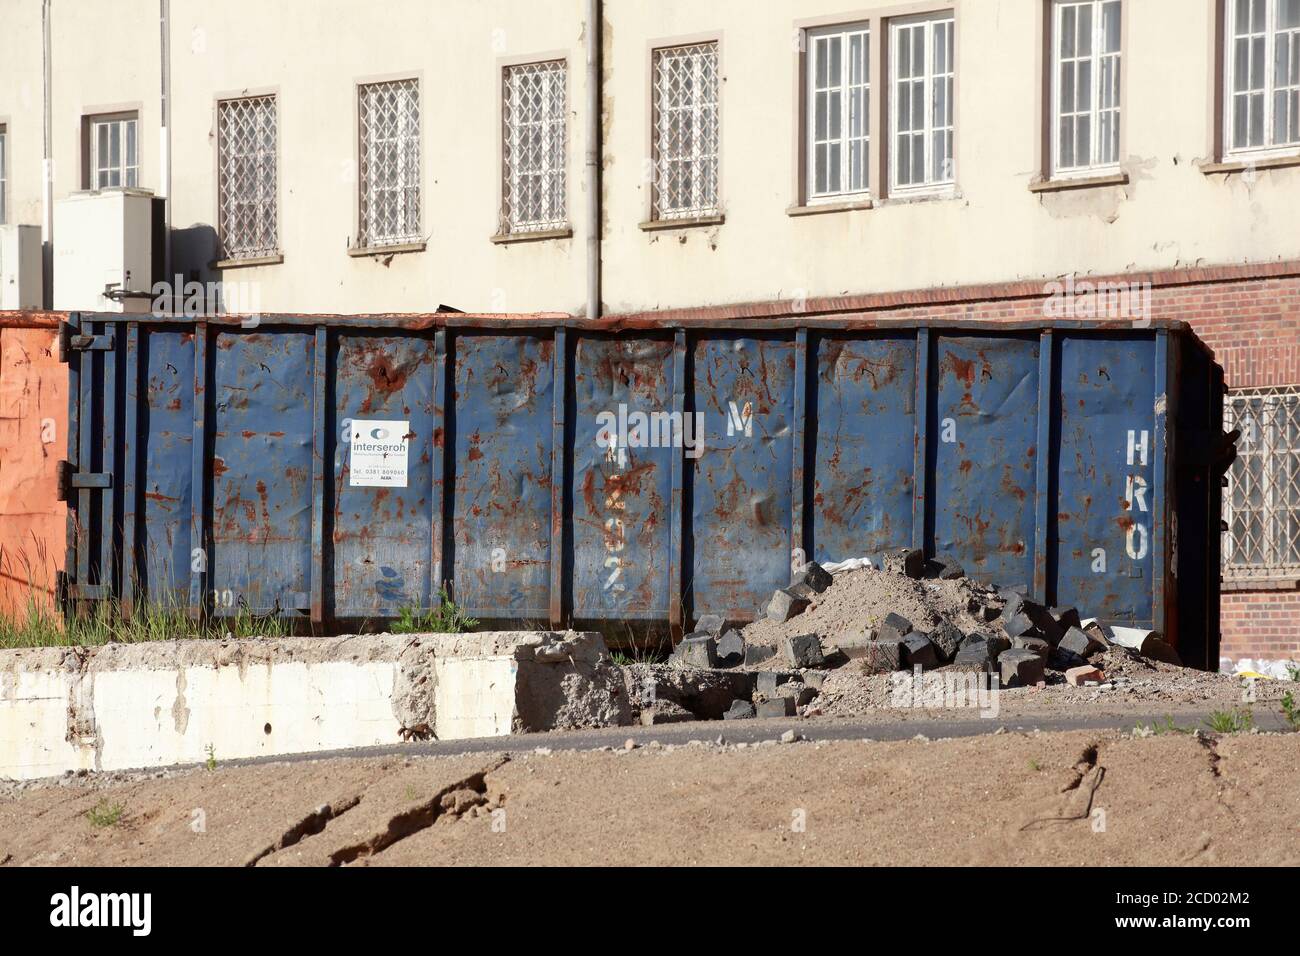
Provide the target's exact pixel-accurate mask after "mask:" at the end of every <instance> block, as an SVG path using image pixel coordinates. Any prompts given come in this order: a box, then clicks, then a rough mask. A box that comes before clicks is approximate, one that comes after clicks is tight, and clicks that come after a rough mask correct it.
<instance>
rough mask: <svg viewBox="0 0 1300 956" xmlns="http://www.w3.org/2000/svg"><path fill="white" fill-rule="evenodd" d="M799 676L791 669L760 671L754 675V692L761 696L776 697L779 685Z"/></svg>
mask: <svg viewBox="0 0 1300 956" xmlns="http://www.w3.org/2000/svg"><path fill="white" fill-rule="evenodd" d="M798 676H799V675H798V674H792V673H790V672H789V671H759V672H758V673H756V674H755V675H754V693H755V694H757V695H758V696H760V697H775V696H776V695H777V688H778V687H780V686H781V685H782V684H784V683H786V682H787V681H792V680H795V679H797V678H798Z"/></svg>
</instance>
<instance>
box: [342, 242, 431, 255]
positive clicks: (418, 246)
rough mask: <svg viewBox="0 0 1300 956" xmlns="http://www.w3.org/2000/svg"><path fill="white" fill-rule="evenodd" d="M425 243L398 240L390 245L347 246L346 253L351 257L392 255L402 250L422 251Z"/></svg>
mask: <svg viewBox="0 0 1300 956" xmlns="http://www.w3.org/2000/svg"><path fill="white" fill-rule="evenodd" d="M426 245H427V243H425V242H424V241H423V240H421V241H420V242H398V243H394V244H393V245H391V246H348V255H350V256H352V257H353V258H364V257H366V256H371V257H376V258H377V257H379V256H393V255H397V254H398V253H402V252H423V251H424V249H425V246H426Z"/></svg>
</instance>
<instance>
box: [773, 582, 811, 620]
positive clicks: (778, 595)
mask: <svg viewBox="0 0 1300 956" xmlns="http://www.w3.org/2000/svg"><path fill="white" fill-rule="evenodd" d="M809 603H810V602H809V601H808V599H807V598H805V597H800V596H799V595H797V594H795V593H794V592H793V591H790V590H788V589H782V590H779V591H776V592H775V593H773V595H772V600H771V601H769V602H768V605H767V619H768V620H769V621H775V622H776V623H778V624H784V623H785V622H786V621H788V620H790V619H791V618H793V617H797V616H798V615H800V614H802V613H803V612H804V611H806V610H808V605H809Z"/></svg>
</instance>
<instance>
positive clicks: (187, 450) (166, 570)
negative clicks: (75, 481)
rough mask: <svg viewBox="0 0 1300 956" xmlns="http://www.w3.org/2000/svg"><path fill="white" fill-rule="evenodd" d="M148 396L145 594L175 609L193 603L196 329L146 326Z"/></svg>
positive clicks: (140, 563)
mask: <svg viewBox="0 0 1300 956" xmlns="http://www.w3.org/2000/svg"><path fill="white" fill-rule="evenodd" d="M142 331H143V334H142V335H141V350H142V352H143V356H142V358H143V365H144V376H145V398H144V401H143V402H142V403H141V408H140V417H139V420H138V423H137V427H138V429H139V431H140V435H141V437H142V441H140V443H139V446H140V447H139V449H138V451H139V456H140V457H139V459H138V467H139V468H140V474H142V476H143V479H142V481H141V482H140V484H141V485H142V486H143V487H142V491H141V493H142V496H143V501H142V503H141V505H140V511H141V512H142V519H141V522H140V526H141V527H142V528H143V541H144V546H143V547H142V548H138V549H137V550H138V555H137V559H136V563H137V567H138V569H139V570H138V573H139V574H140V576H141V593H142V595H144V596H145V597H147V599H148V600H150V601H152V602H155V603H159V604H164V605H168V606H174V607H183V606H185V605H186V604H188V603H189V590H190V563H191V561H192V560H193V555H192V554H191V551H192V549H193V547H194V546H193V545H191V544H190V501H191V489H190V480H191V479H190V472H191V468H190V462H191V455H192V450H193V447H194V331H193V329H188V328H153V329H145V330H142Z"/></svg>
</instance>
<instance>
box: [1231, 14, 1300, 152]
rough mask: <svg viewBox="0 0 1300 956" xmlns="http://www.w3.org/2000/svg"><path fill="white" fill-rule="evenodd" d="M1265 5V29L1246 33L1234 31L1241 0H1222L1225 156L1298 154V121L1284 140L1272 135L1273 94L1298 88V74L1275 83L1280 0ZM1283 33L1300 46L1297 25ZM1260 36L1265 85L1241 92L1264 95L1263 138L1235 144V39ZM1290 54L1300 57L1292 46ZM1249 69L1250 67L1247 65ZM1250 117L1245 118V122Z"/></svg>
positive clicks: (1273, 116)
mask: <svg viewBox="0 0 1300 956" xmlns="http://www.w3.org/2000/svg"><path fill="white" fill-rule="evenodd" d="M1263 2H1264V4H1265V17H1264V32H1263V34H1262V35H1261V34H1260V33H1258V32H1255V31H1253V30H1252V31H1251V32H1250V33H1248V34H1241V35H1239V34H1238V33H1237V15H1238V9H1239V7H1240V6H1241V4H1242V3H1243V0H1225V9H1224V21H1223V22H1224V30H1223V32H1224V51H1223V154H1224V158H1225V159H1245V160H1251V159H1268V158H1271V157H1275V156H1293V155H1296V154H1300V123H1298V124H1297V126H1296V128H1295V129H1294V130H1292V131H1291V135H1292V138H1291V139H1289V140H1287V141H1286V142H1282V143H1279V142H1276V141H1275V138H1274V129H1273V121H1274V118H1275V110H1276V97H1277V94H1278V92H1279V90H1286V91H1293V90H1297V89H1300V76H1297V82H1296V84H1294V85H1292V84H1287V85H1286V86H1284V87H1280V88H1279V87H1278V86H1277V77H1276V73H1275V68H1276V54H1277V43H1278V39H1279V37H1280V35H1281V34H1282V32H1283V31H1282V28H1281V26H1280V23H1279V18H1280V13H1281V9H1282V4H1281V2H1280V0H1263ZM1285 32H1286V33H1288V34H1289V35H1290V38H1291V39H1290V41H1289V42H1290V43H1292V44H1296V45H1300V28H1296V27H1287V28H1286V31H1285ZM1239 37H1240V38H1243V39H1244V38H1246V37H1251V38H1256V37H1257V38H1260V39H1262V40H1263V41H1264V53H1263V60H1264V85H1263V87H1262V88H1258V89H1256V88H1255V87H1252V88H1251V89H1250V90H1245V91H1242V92H1243V93H1244V94H1245V95H1250V94H1253V93H1262V95H1263V116H1262V120H1261V121H1262V124H1263V131H1264V141H1263V143H1261V144H1259V145H1257V146H1251V145H1246V146H1240V147H1238V146H1235V145H1234V143H1235V142H1236V132H1237V120H1236V116H1237V110H1236V105H1237V99H1238V96H1239V95H1242V93H1239V92H1238V90H1237V86H1236V80H1237V40H1238V38H1239ZM1292 56H1300V53H1297V52H1295V48H1294V47H1293V52H1292ZM1247 69H1249V66H1248V67H1247ZM1249 122H1250V120H1249V117H1247V123H1248V124H1249Z"/></svg>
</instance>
